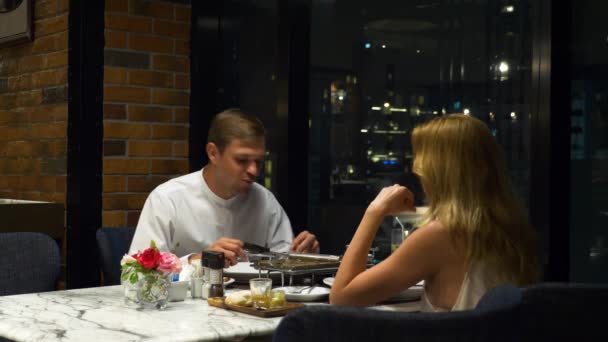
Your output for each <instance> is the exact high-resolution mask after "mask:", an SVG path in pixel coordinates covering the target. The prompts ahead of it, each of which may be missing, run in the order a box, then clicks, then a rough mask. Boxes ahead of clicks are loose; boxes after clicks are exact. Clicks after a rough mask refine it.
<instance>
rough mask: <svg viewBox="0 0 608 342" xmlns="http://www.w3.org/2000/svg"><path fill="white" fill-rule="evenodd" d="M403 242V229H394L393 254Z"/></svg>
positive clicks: (392, 235)
mask: <svg viewBox="0 0 608 342" xmlns="http://www.w3.org/2000/svg"><path fill="white" fill-rule="evenodd" d="M401 242H403V230H402V229H401V228H393V229H392V230H391V253H393V252H394V251H395V250H396V249H397V248H398V247H399V245H400V244H401Z"/></svg>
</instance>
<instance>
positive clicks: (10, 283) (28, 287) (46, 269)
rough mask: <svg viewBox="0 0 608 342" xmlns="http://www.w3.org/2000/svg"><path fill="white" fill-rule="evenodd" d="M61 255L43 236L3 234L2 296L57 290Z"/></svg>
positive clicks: (0, 248)
mask: <svg viewBox="0 0 608 342" xmlns="http://www.w3.org/2000/svg"><path fill="white" fill-rule="evenodd" d="M59 268H60V254H59V246H58V244H57V242H56V241H55V240H53V239H52V238H51V237H49V236H48V235H45V234H41V233H29V232H20V233H0V295H1V296H5V295H14V294H22V293H32V292H44V291H53V290H55V285H56V282H57V278H58V276H59Z"/></svg>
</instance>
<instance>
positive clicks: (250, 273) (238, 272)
mask: <svg viewBox="0 0 608 342" xmlns="http://www.w3.org/2000/svg"><path fill="white" fill-rule="evenodd" d="M260 275H261V276H262V278H266V277H268V271H261V272H260V271H259V270H256V269H255V268H253V266H251V263H250V262H249V261H242V262H239V263H237V264H236V265H234V266H230V267H228V268H224V276H225V277H231V278H234V279H235V281H236V282H237V283H247V282H248V281H249V279H253V278H258V277H260ZM270 276H271V278H273V279H280V276H281V275H280V274H279V273H272V274H271V275H270ZM277 277H278V278H277Z"/></svg>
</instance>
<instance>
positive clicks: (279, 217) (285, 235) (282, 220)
mask: <svg viewBox="0 0 608 342" xmlns="http://www.w3.org/2000/svg"><path fill="white" fill-rule="evenodd" d="M276 205H277V210H276V211H274V212H273V213H272V214H271V215H272V217H271V218H270V234H269V236H268V237H269V241H268V247H269V248H270V250H272V251H274V252H289V247H290V246H291V242H292V241H293V231H292V229H291V222H289V217H287V213H285V210H283V208H282V207H281V205H280V204H279V203H276Z"/></svg>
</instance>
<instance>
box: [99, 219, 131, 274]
mask: <svg viewBox="0 0 608 342" xmlns="http://www.w3.org/2000/svg"><path fill="white" fill-rule="evenodd" d="M134 234H135V228H133V227H120V228H118V227H117V228H108V227H104V228H100V229H98V230H97V234H96V236H97V247H99V259H100V264H101V272H102V274H103V279H104V285H119V284H120V260H121V259H122V257H123V255H125V253H127V252H128V251H129V246H131V240H133V235H134Z"/></svg>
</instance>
